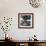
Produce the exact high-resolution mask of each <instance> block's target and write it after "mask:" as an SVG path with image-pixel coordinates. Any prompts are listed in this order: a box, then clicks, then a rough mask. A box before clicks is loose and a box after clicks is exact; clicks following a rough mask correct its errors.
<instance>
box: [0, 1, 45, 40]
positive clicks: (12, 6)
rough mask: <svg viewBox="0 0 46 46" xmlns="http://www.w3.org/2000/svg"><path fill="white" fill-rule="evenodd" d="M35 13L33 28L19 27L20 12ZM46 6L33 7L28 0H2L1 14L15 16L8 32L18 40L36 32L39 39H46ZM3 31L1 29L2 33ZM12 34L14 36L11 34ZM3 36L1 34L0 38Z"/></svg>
mask: <svg viewBox="0 0 46 46" xmlns="http://www.w3.org/2000/svg"><path fill="white" fill-rule="evenodd" d="M20 12H21V13H34V28H33V29H18V13H20ZM44 15H46V6H43V7H40V8H33V7H31V5H30V4H29V1H28V0H0V16H2V17H3V16H6V17H7V16H8V17H12V18H13V22H12V26H11V29H10V31H8V33H9V34H10V37H13V38H14V39H16V40H27V39H29V37H32V36H33V35H34V34H36V35H37V38H38V39H39V40H46V39H45V34H46V33H45V21H44V20H45V16H44ZM1 33H2V31H0V35H2V34H1ZM11 35H12V36H11ZM2 38H3V37H2V36H0V39H2Z"/></svg>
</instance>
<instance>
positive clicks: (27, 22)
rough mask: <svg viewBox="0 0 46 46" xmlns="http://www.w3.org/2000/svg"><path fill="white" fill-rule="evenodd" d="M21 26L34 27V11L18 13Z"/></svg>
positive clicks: (19, 25)
mask: <svg viewBox="0 0 46 46" xmlns="http://www.w3.org/2000/svg"><path fill="white" fill-rule="evenodd" d="M18 27H19V28H33V13H19V14H18Z"/></svg>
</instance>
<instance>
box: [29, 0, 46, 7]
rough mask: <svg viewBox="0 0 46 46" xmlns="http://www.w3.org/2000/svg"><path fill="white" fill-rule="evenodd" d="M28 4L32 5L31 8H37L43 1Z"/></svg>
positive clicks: (33, 1) (38, 0) (31, 0)
mask: <svg viewBox="0 0 46 46" xmlns="http://www.w3.org/2000/svg"><path fill="white" fill-rule="evenodd" d="M29 3H30V5H32V7H34V8H38V7H40V6H41V5H42V4H43V0H29ZM44 3H45V2H44Z"/></svg>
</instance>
